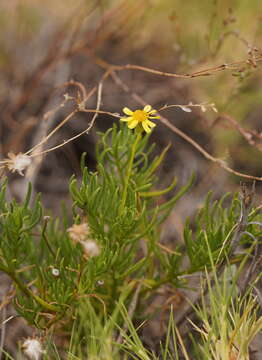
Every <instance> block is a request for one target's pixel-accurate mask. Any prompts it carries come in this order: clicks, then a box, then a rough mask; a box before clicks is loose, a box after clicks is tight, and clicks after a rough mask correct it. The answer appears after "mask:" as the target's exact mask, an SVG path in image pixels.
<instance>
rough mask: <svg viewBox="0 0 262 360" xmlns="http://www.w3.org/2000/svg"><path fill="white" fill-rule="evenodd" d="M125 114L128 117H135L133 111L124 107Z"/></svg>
mask: <svg viewBox="0 0 262 360" xmlns="http://www.w3.org/2000/svg"><path fill="white" fill-rule="evenodd" d="M123 113H125V114H126V115H133V111H132V110H130V109H128V107H124V109H123Z"/></svg>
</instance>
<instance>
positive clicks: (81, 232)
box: [67, 223, 89, 242]
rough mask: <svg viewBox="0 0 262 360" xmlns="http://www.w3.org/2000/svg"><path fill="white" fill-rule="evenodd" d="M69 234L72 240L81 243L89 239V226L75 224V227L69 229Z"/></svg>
mask: <svg viewBox="0 0 262 360" xmlns="http://www.w3.org/2000/svg"><path fill="white" fill-rule="evenodd" d="M67 232H68V234H69V237H70V239H71V240H73V241H75V242H81V241H83V240H86V239H87V238H88V235H89V226H88V224H87V223H82V224H74V225H73V226H71V227H70V228H68V229H67Z"/></svg>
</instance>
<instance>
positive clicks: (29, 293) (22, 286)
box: [0, 265, 59, 312]
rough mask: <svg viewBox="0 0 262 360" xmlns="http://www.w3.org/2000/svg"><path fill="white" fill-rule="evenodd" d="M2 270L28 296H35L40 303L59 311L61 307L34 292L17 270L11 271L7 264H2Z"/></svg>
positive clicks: (47, 308)
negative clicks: (18, 274) (17, 273)
mask: <svg viewBox="0 0 262 360" xmlns="http://www.w3.org/2000/svg"><path fill="white" fill-rule="evenodd" d="M0 270H1V271H3V272H5V273H6V274H7V275H8V276H10V278H11V279H12V280H13V281H14V283H15V284H16V285H17V286H18V288H19V289H20V290H21V291H22V292H23V293H24V294H25V295H27V296H29V297H31V298H33V299H34V300H35V301H36V302H37V303H38V304H39V305H41V306H42V307H43V308H45V309H46V310H49V311H54V312H57V311H59V308H58V307H56V306H54V305H51V304H49V303H48V302H46V301H45V300H43V299H41V298H40V297H39V296H38V295H36V294H34V293H33V292H32V291H31V290H29V289H28V287H26V286H25V284H24V283H23V282H22V281H21V279H20V278H19V277H18V276H17V275H16V274H15V272H13V271H10V270H9V269H7V268H6V267H5V266H3V265H1V267H0Z"/></svg>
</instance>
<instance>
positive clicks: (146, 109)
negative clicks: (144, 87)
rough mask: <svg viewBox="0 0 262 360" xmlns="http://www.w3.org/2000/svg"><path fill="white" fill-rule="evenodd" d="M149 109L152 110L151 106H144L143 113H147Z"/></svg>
mask: <svg viewBox="0 0 262 360" xmlns="http://www.w3.org/2000/svg"><path fill="white" fill-rule="evenodd" d="M151 109H152V106H151V105H146V106H145V107H144V111H146V112H149V111H150V110H151Z"/></svg>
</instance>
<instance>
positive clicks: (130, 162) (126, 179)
mask: <svg viewBox="0 0 262 360" xmlns="http://www.w3.org/2000/svg"><path fill="white" fill-rule="evenodd" d="M140 139H141V132H137V135H136V139H135V141H134V143H133V145H132V149H131V156H130V159H129V162H128V166H127V172H126V178H125V183H124V188H123V195H122V199H121V203H120V206H119V214H120V215H121V214H122V213H123V210H124V207H125V204H126V197H127V188H128V183H129V179H130V176H131V173H132V167H133V163H134V158H135V154H136V150H137V144H138V143H139V140H140Z"/></svg>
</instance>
